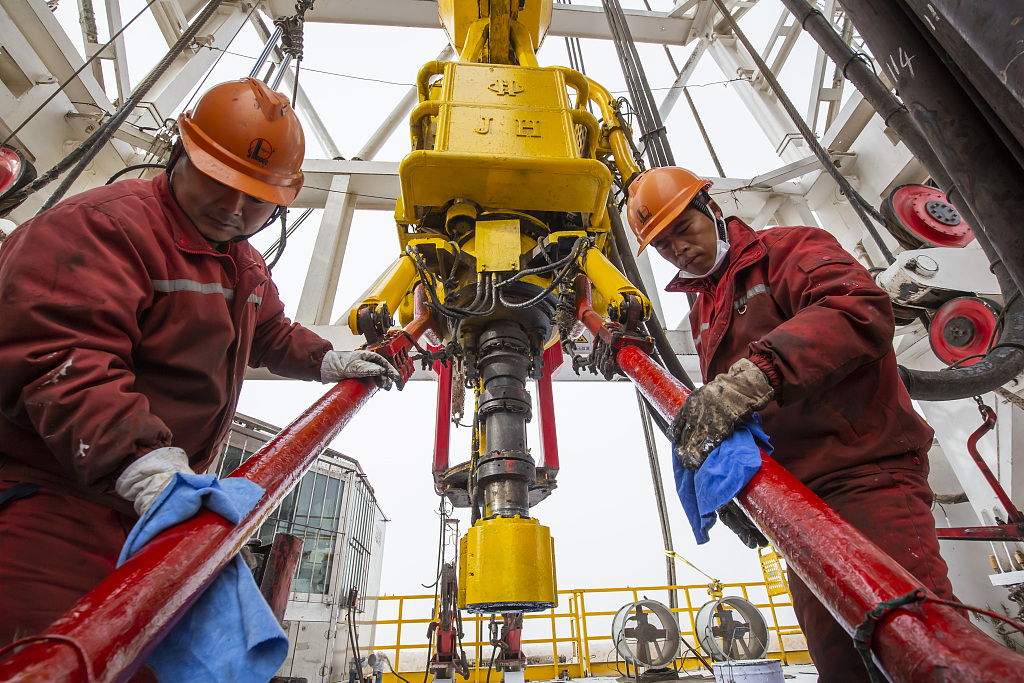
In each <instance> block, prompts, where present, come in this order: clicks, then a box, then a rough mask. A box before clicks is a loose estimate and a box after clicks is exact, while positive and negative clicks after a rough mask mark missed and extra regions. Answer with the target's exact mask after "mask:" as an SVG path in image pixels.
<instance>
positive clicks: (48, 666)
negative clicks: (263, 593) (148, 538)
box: [0, 379, 376, 683]
mask: <svg viewBox="0 0 1024 683" xmlns="http://www.w3.org/2000/svg"><path fill="white" fill-rule="evenodd" d="M375 391H376V388H375V386H374V383H373V381H372V380H370V379H350V380H345V381H342V382H339V383H338V384H337V385H335V386H334V387H332V388H331V389H330V390H329V391H328V392H327V393H326V394H324V396H323V397H322V398H320V399H319V400H318V401H317V402H316V403H314V404H313V405H312V406H310V408H309V409H308V410H306V412H304V413H303V414H302V415H301V416H300V417H299V418H298V419H297V420H295V421H294V422H293V423H292V424H290V425H289V426H288V427H286V428H285V429H284V430H283V431H282V432H281V433H280V434H278V435H277V436H275V437H274V438H273V439H271V440H270V441H269V442H267V444H266V445H264V446H263V448H261V449H260V450H259V451H257V452H256V453H255V454H253V456H252V457H251V458H249V459H248V460H247V461H246V462H244V463H243V464H242V465H241V466H240V467H239V468H238V469H237V470H235V472H234V473H232V474H231V476H232V477H245V478H246V479H249V480H250V481H253V482H255V483H257V484H259V485H260V486H262V487H263V488H264V489H266V493H264V495H263V498H262V499H261V500H260V502H259V503H258V504H257V505H256V507H255V508H254V509H253V510H252V511H251V512H250V513H249V514H248V515H246V517H245V519H243V520H242V521H241V522H240V523H239V524H237V525H232V524H231V523H229V522H228V521H227V520H225V519H224V518H223V517H221V516H220V515H217V514H215V513H213V512H209V511H203V512H200V513H199V514H198V515H196V516H195V517H193V518H192V519H190V520H188V521H186V522H184V523H182V524H180V525H179V526H176V527H174V528H172V529H169V530H167V531H165V532H164V533H163V534H161V535H160V536H158V537H157V538H156V539H154V540H153V541H152V542H150V543H149V544H148V545H146V546H145V547H144V548H143V549H142V550H140V551H139V552H138V553H137V554H136V555H135V556H133V557H132V558H131V559H130V560H128V561H127V562H126V563H125V564H124V565H122V566H121V567H119V568H118V569H116V570H115V571H114V572H113V573H112V574H111V575H110V576H108V577H107V578H106V579H104V580H103V581H102V582H101V583H100V584H99V585H98V586H96V587H95V588H93V589H92V590H91V591H89V593H87V594H86V595H85V596H84V597H83V598H82V599H81V600H79V601H78V602H77V603H76V604H75V606H74V607H72V608H71V609H70V610H69V611H68V612H67V613H65V614H64V616H62V617H61V618H60V619H58V620H57V621H55V622H54V623H53V624H51V625H50V627H49V628H47V629H46V630H45V631H43V633H42V634H41V635H40V636H37V637H36V638H34V639H32V640H35V642H28V643H27V644H26V645H25V646H24V647H23V649H21V650H20V651H19V652H17V653H16V654H14V655H12V656H11V657H10V658H9V659H7V660H6V661H3V662H0V680H2V681H10V682H17V683H29V682H32V683H44V682H50V681H67V682H69V683H77V682H78V681H82V682H83V683H84V682H85V681H88V682H89V683H92V682H93V681H97V682H99V683H108V682H110V681H124V680H126V679H127V678H128V677H129V676H130V675H131V674H132V672H134V671H135V669H137V668H138V667H139V666H140V665H141V664H142V663H143V662H144V661H145V660H146V657H147V656H148V655H149V653H150V652H151V651H152V650H153V648H155V647H156V645H157V644H158V643H159V642H160V640H161V639H162V638H163V637H164V636H165V635H166V634H167V632H168V631H169V630H170V629H171V627H173V626H174V624H175V623H176V622H177V620H178V619H179V618H180V617H181V616H182V615H183V614H184V613H185V612H186V611H187V610H188V608H189V607H190V606H191V604H192V603H193V602H194V601H195V600H196V599H197V598H198V597H199V596H200V595H201V594H202V592H203V591H204V590H205V589H206V587H207V586H208V585H209V584H210V583H211V582H212V581H213V580H214V579H215V578H216V576H217V574H219V573H220V570H221V569H223V568H224V566H225V565H226V564H227V563H228V562H230V561H231V559H232V558H234V556H235V555H236V554H237V553H238V551H239V550H240V549H241V547H242V546H243V545H244V544H245V542H246V541H247V540H248V539H249V538H250V537H251V536H252V535H253V534H254V533H255V532H256V530H257V529H258V528H259V526H260V524H261V523H262V522H263V520H264V519H266V518H267V516H268V515H269V514H270V513H271V511H272V510H273V509H274V507H275V506H276V505H277V504H278V502H280V500H281V498H283V497H284V496H285V494H287V493H288V491H290V490H291V489H292V487H293V486H295V484H296V483H297V482H298V480H299V478H300V477H302V475H303V474H304V473H305V471H306V470H307V469H309V467H311V466H312V465H313V463H314V462H316V459H317V457H318V456H319V455H320V453H321V452H322V451H323V450H324V449H325V448H327V446H328V445H329V444H330V443H331V440H332V439H333V438H334V437H335V436H337V435H338V433H339V432H340V431H341V430H342V428H344V427H345V425H346V424H348V421H349V420H350V419H351V418H352V416H353V415H355V414H356V413H357V412H358V411H359V409H360V408H361V407H362V406H363V404H364V403H365V402H366V400H367V399H368V398H369V397H370V396H372V395H373V393H374V392H375Z"/></svg>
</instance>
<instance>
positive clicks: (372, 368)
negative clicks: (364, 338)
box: [320, 351, 401, 389]
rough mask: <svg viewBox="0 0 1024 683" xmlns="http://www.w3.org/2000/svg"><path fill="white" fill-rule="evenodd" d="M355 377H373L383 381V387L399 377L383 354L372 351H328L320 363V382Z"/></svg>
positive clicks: (338, 380) (388, 386) (388, 385)
mask: <svg viewBox="0 0 1024 683" xmlns="http://www.w3.org/2000/svg"><path fill="white" fill-rule="evenodd" d="M355 377H373V378H375V379H378V378H379V379H380V380H381V381H382V382H383V386H384V388H385V389H389V388H391V382H392V381H394V382H397V381H399V380H400V379H401V377H400V376H399V374H398V370H395V368H394V367H392V365H391V363H389V362H388V361H387V360H386V359H385V358H384V356H382V355H380V354H379V353H374V352H373V351H328V352H327V355H326V356H324V361H323V363H321V364H320V381H321V382H340V381H341V380H343V379H353V378H355Z"/></svg>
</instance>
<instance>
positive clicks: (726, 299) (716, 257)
mask: <svg viewBox="0 0 1024 683" xmlns="http://www.w3.org/2000/svg"><path fill="white" fill-rule="evenodd" d="M710 187H711V183H710V182H709V181H708V180H706V179H703V178H699V177H698V176H696V175H694V174H693V173H691V172H690V171H688V170H686V169H683V168H675V167H666V168H655V169H651V170H648V171H645V172H644V173H642V174H640V175H639V176H637V177H636V178H635V179H634V180H633V182H632V183H631V184H630V185H629V199H628V212H629V215H628V220H629V224H630V227H631V228H632V229H633V232H634V233H636V236H637V238H638V240H639V242H640V250H641V251H643V249H644V248H646V247H647V246H648V245H651V246H653V247H654V248H655V249H656V250H657V251H658V253H659V254H661V256H662V257H663V258H664V259H665V260H666V261H668V262H669V263H671V264H672V265H674V266H675V267H676V268H678V269H679V273H678V274H677V275H676V276H675V277H674V278H673V279H672V281H671V282H670V283H669V285H668V286H667V287H666V290H667V291H669V292H691V293H694V294H696V295H697V301H696V304H695V305H694V306H693V308H692V310H691V311H690V325H691V328H692V331H693V343H694V345H695V346H696V348H697V355H698V357H699V358H700V367H701V373H702V374H703V378H704V382H705V384H704V386H703V387H701V388H699V389H697V390H696V391H694V392H693V393H692V394H691V395H690V397H689V398H688V399H687V401H686V403H685V405H684V406H683V408H682V409H681V410H680V413H679V415H678V417H677V418H676V420H675V421H674V422H673V427H674V428H675V431H674V433H673V434H672V435H673V436H674V437H675V438H674V441H675V443H674V448H673V450H674V452H675V455H676V457H678V458H680V460H681V461H682V463H683V465H684V466H686V467H687V468H689V469H697V468H699V467H700V466H701V464H702V463H703V462H704V459H705V458H706V457H707V456H708V455H709V454H710V452H711V451H713V450H714V449H715V448H717V447H718V445H719V444H721V442H722V441H723V439H725V438H727V437H728V436H729V435H731V434H732V431H733V429H734V427H735V426H736V424H737V423H738V422H740V421H741V420H743V419H746V418H748V417H749V416H750V415H751V414H752V413H753V412H759V413H760V415H761V418H762V420H763V421H764V430H765V432H766V433H767V434H768V435H769V437H770V438H771V441H772V444H773V445H774V447H775V452H774V456H773V457H775V458H776V460H777V461H778V462H779V463H780V464H781V465H782V466H784V467H785V468H786V469H787V470H789V471H790V472H791V473H792V474H793V475H795V476H796V478H797V479H799V480H800V481H801V482H803V483H804V484H806V485H807V486H808V488H810V489H811V491H813V492H814V493H815V494H817V495H818V496H820V497H821V498H822V499H823V500H824V501H825V502H827V503H828V504H829V505H831V506H832V507H833V508H834V509H835V510H836V512H838V513H839V515H840V516H842V517H843V518H844V519H845V520H846V521H848V522H849V523H850V524H852V525H853V526H854V527H855V528H857V529H858V530H860V531H861V532H862V533H864V534H865V535H866V536H867V537H868V538H870V539H871V540H872V541H874V542H875V543H876V544H877V545H878V546H879V547H881V548H882V550H884V551H885V552H886V553H888V554H889V555H890V556H891V557H892V558H894V559H895V560H896V561H897V562H899V563H900V564H901V565H903V567H905V568H906V569H907V570H908V571H910V572H911V573H912V574H913V575H914V576H916V577H917V578H918V579H919V580H920V581H921V582H922V584H923V585H925V586H927V587H928V588H929V589H931V590H932V591H934V592H935V593H936V594H937V595H938V596H939V597H941V598H945V599H951V598H952V588H951V586H950V583H949V580H948V579H947V577H946V572H947V569H946V563H945V562H944V561H943V559H942V557H941V556H940V555H939V543H938V538H937V536H936V532H935V522H934V519H933V517H932V513H931V509H930V508H931V502H932V497H933V493H932V491H931V489H930V488H929V486H928V450H929V448H930V447H931V444H932V435H933V432H932V429H931V428H930V427H929V426H928V425H927V423H925V421H924V420H923V419H922V418H921V417H920V416H919V415H918V414H917V413H916V412H915V411H914V408H913V406H912V405H911V402H910V396H909V395H908V394H907V391H906V389H905V388H904V386H903V384H902V383H901V381H900V379H899V375H898V374H897V371H896V355H895V353H894V352H893V348H892V338H893V331H894V329H895V325H894V322H893V314H892V306H891V303H890V301H889V297H888V296H887V295H886V294H885V293H884V292H883V291H882V290H881V289H879V288H878V287H877V286H876V285H875V283H874V281H873V280H872V278H871V275H870V274H869V273H868V272H867V271H866V270H865V269H864V268H863V267H862V266H860V265H859V264H858V263H857V262H856V260H854V258H853V257H851V256H850V255H849V254H848V253H847V252H846V251H844V250H843V248H842V247H841V246H840V245H839V243H838V242H837V241H836V240H835V239H834V238H833V237H832V236H831V235H829V234H828V233H827V232H825V231H823V230H820V229H818V228H808V227H790V228H771V229H768V230H763V231H761V232H757V233H755V232H754V231H753V230H752V229H751V228H750V227H749V226H748V225H746V224H745V223H743V221H741V220H740V219H738V218H735V217H730V218H727V219H726V218H723V216H722V210H721V209H720V208H719V206H718V205H717V204H716V203H715V202H714V200H712V199H711V197H710V195H709V194H708V189H709V188H710ZM723 521H726V522H727V523H728V522H729V521H730V520H728V519H723ZM730 526H736V525H735V524H730ZM738 533H740V536H741V538H743V540H745V541H747V542H748V545H756V544H752V543H750V542H751V541H752V536H753V535H752V534H749V533H746V534H745V533H743V532H742V530H740V532H738ZM757 536H760V534H759V533H757ZM762 543H766V541H762ZM789 581H790V588H791V590H792V593H793V603H794V608H795V610H796V614H797V619H798V621H799V622H800V626H801V628H802V629H803V631H804V634H805V635H806V637H807V645H808V649H809V650H810V653H811V657H812V659H813V660H814V663H815V665H816V666H817V668H818V673H819V676H820V678H819V680H821V681H823V682H827V683H844V682H846V681H858V682H859V681H868V680H869V678H868V673H867V670H866V668H865V666H864V664H863V663H862V661H861V658H860V655H859V654H858V653H857V651H856V650H855V649H854V645H853V640H852V639H851V637H850V636H849V635H847V633H846V631H845V630H843V628H842V627H841V626H840V625H839V624H838V623H837V622H836V621H835V619H834V618H833V617H832V615H831V614H829V612H828V610H827V609H826V608H825V607H824V606H823V605H822V604H821V603H820V602H819V601H818V600H817V598H815V597H814V595H812V594H811V592H810V591H809V590H808V588H807V586H806V585H804V583H803V582H802V581H801V580H800V578H799V577H798V576H796V575H795V574H794V573H793V572H792V571H790V572H789Z"/></svg>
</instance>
